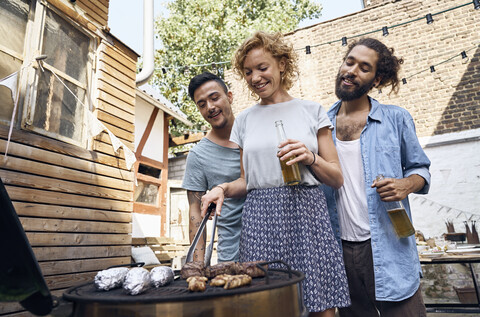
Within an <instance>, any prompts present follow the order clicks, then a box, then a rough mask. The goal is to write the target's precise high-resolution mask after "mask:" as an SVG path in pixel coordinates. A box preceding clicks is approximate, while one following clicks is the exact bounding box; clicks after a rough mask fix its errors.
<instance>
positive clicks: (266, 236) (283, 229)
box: [240, 185, 350, 312]
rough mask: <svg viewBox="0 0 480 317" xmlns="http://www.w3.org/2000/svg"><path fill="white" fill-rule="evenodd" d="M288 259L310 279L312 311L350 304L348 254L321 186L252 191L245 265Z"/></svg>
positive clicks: (245, 223) (306, 284)
mask: <svg viewBox="0 0 480 317" xmlns="http://www.w3.org/2000/svg"><path fill="white" fill-rule="evenodd" d="M262 260H264V261H273V260H282V261H284V262H286V263H287V264H289V265H291V267H292V269H294V270H298V271H301V272H303V273H304V274H305V280H304V281H303V282H302V286H303V296H304V302H305V306H306V307H307V309H308V310H309V311H310V312H319V311H324V310H326V309H328V308H333V307H346V306H349V305H350V297H349V294H348V284H347V277H346V274H345V267H344V264H343V258H342V253H341V251H340V247H339V245H338V242H337V241H336V240H335V237H334V235H333V231H332V226H331V224H330V219H329V216H328V211H327V203H326V200H325V196H324V194H323V191H322V190H321V188H320V187H316V186H313V187H306V186H301V185H299V186H284V187H276V188H266V189H254V190H251V191H250V192H249V193H248V195H247V199H246V201H245V205H244V207H243V213H242V235H241V239H240V261H241V262H245V261H262Z"/></svg>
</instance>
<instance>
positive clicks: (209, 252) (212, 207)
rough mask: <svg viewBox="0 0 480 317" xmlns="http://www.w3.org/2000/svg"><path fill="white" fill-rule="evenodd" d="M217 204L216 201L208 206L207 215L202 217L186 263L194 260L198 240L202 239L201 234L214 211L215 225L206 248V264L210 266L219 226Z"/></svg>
mask: <svg viewBox="0 0 480 317" xmlns="http://www.w3.org/2000/svg"><path fill="white" fill-rule="evenodd" d="M215 208H216V205H215V204H214V203H211V204H210V205H209V206H208V208H207V213H206V214H205V217H204V218H203V219H202V222H201V223H200V227H199V228H198V230H197V233H195V237H194V238H193V241H192V245H191V246H190V248H189V249H188V253H187V258H186V259H185V263H188V262H192V261H193V252H194V251H195V248H196V247H197V243H198V240H199V239H200V236H201V235H202V233H203V230H204V229H205V225H206V224H207V220H208V218H210V215H211V214H212V212H213V213H214V216H213V227H212V236H211V239H210V243H209V244H208V246H207V247H206V249H205V260H204V264H205V266H210V259H211V258H212V251H213V241H214V239H215V228H216V227H217V213H216V212H215Z"/></svg>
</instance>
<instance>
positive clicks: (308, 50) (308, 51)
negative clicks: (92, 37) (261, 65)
mask: <svg viewBox="0 0 480 317" xmlns="http://www.w3.org/2000/svg"><path fill="white" fill-rule="evenodd" d="M471 4H472V1H469V2H467V3H464V4H461V5H458V6H455V7H451V8H448V9H445V10H442V11H439V12H436V13H428V15H429V16H432V17H433V16H436V15H439V14H443V13H446V12H449V11H453V10H456V9H459V8H462V7H465V6H468V5H471ZM425 17H426V15H424V16H421V17H418V18H415V19H412V20H409V21H405V22H401V23H397V24H394V25H391V26H384V27H381V28H379V29H375V30H372V31H369V32H365V33H362V34H356V35H352V36H349V37H346V36H343V37H342V38H340V39H337V40H332V41H328V42H323V43H319V44H311V45H307V46H304V47H302V48H297V49H294V50H296V51H299V50H302V51H303V50H305V53H306V54H311V49H312V48H314V47H319V46H323V45H330V44H333V43H337V42H340V43H342V45H344V46H345V45H347V40H348V39H352V38H357V37H361V36H365V35H369V34H372V33H376V32H382V34H383V35H384V36H386V35H388V34H389V30H391V29H393V28H396V27H400V26H403V25H407V24H410V23H413V22H417V21H420V20H423V19H425ZM476 47H478V45H476V46H475V47H473V48H471V49H474V48H476ZM471 49H469V50H471ZM469 50H466V51H463V52H468V51H469ZM463 52H462V53H461V56H462V57H463V56H464V53H463ZM459 55H460V54H456V55H455V56H452V57H450V58H449V59H447V60H444V61H442V62H440V63H438V64H436V65H431V67H433V68H435V66H438V65H441V64H444V63H447V62H449V61H450V60H452V59H453V58H455V57H457V56H459ZM229 63H230V61H222V62H211V63H205V64H196V65H187V66H161V67H157V68H155V70H161V71H162V73H163V74H165V73H166V70H167V69H174V70H179V69H180V70H184V69H190V68H193V67H205V66H210V67H213V66H212V65H214V64H215V65H217V66H218V65H222V64H229ZM429 70H431V68H430V67H429V68H427V69H424V70H421V71H419V72H416V73H414V74H412V75H410V76H408V77H404V78H403V80H402V82H403V84H406V83H407V79H409V78H412V77H414V76H416V75H419V74H421V73H423V72H426V71H429Z"/></svg>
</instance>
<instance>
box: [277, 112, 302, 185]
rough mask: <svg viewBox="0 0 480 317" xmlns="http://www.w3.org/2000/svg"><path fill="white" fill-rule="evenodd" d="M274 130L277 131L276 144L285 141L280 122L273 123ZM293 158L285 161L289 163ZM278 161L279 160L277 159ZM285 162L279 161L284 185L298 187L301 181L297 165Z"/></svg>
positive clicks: (285, 137)
mask: <svg viewBox="0 0 480 317" xmlns="http://www.w3.org/2000/svg"><path fill="white" fill-rule="evenodd" d="M275 128H276V129H277V137H278V142H279V143H281V142H283V141H285V140H286V139H287V136H286V135H285V130H284V128H283V122H282V120H278V121H275ZM294 158H295V156H293V157H292V158H290V159H289V160H287V161H291V160H293V159H294ZM278 159H279V160H280V158H278ZM287 161H282V160H280V167H281V168H282V175H283V181H284V183H285V185H298V184H299V183H300V181H301V180H302V176H301V175H300V169H299V167H298V163H295V164H292V165H287Z"/></svg>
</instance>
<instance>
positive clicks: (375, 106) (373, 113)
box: [328, 96, 382, 121]
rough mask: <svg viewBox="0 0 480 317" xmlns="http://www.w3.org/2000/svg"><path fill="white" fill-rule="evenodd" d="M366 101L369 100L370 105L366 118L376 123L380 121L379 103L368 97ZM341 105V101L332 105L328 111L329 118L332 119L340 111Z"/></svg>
mask: <svg viewBox="0 0 480 317" xmlns="http://www.w3.org/2000/svg"><path fill="white" fill-rule="evenodd" d="M368 99H369V100H370V104H371V105H372V109H370V113H369V114H368V117H369V118H370V119H372V120H376V121H382V110H381V109H380V103H379V102H378V101H377V100H376V99H374V98H372V97H370V96H368ZM341 105H342V101H341V100H338V101H337V102H335V103H334V104H333V106H332V107H331V108H330V110H328V116H329V117H330V118H333V117H335V116H336V115H337V113H338V110H339V109H340V106H341Z"/></svg>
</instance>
